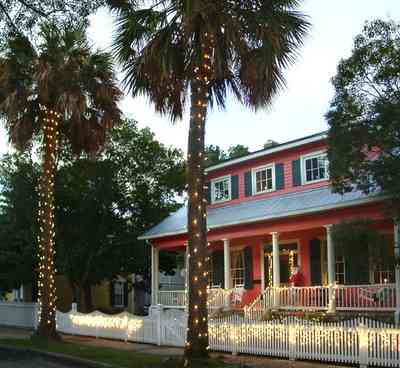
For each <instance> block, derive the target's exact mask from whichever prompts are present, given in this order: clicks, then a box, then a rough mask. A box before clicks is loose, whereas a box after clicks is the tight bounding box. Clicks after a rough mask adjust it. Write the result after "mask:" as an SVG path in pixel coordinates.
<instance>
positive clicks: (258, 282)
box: [141, 133, 397, 311]
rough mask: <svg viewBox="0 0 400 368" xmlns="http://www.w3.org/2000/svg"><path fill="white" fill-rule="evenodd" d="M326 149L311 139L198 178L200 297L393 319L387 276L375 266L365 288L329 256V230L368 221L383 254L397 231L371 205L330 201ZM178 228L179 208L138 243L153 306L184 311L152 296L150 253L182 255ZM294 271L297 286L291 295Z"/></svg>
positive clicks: (173, 300) (362, 198)
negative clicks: (202, 222)
mask: <svg viewBox="0 0 400 368" xmlns="http://www.w3.org/2000/svg"><path fill="white" fill-rule="evenodd" d="M326 139H327V135H326V133H320V134H315V135H312V136H308V137H304V138H301V139H297V140H294V141H290V142H286V143H282V144H272V145H271V146H269V147H266V148H265V149H262V150H260V151H256V152H253V153H250V154H248V155H245V156H243V157H239V158H234V159H230V160H226V161H223V162H220V163H218V164H216V165H214V166H211V167H208V168H207V169H206V173H207V181H208V182H209V184H208V201H209V205H208V208H207V213H208V217H207V221H208V229H209V232H208V247H209V255H210V293H211V292H213V293H216V292H218V290H220V291H221V293H223V294H224V296H223V297H222V298H216V299H215V298H214V299H215V300H219V301H220V303H223V302H222V300H225V299H226V296H227V295H230V298H231V302H235V303H236V304H238V305H240V306H246V305H255V304H256V303H257V302H258V303H259V304H260V305H263V306H264V307H266V308H267V307H272V306H275V307H276V306H277V305H279V307H281V308H286V309H297V308H299V309H307V308H308V309H321V310H324V309H325V310H326V309H329V308H330V309H331V310H332V309H335V308H337V309H353V310H354V309H356V310H357V309H373V310H375V309H379V308H381V309H383V310H387V311H389V310H394V308H395V286H394V284H393V282H394V270H391V269H390V270H386V269H379V265H375V266H374V267H371V270H370V272H369V275H368V279H365V275H364V276H362V277H361V276H360V273H359V272H357V270H351V267H352V266H351V264H349V263H348V262H346V259H344V258H343V257H340V256H338V255H335V245H334V244H333V237H332V235H331V226H332V224H337V223H339V222H341V221H343V220H352V219H357V218H363V219H365V218H368V219H371V220H373V222H374V226H376V227H377V228H378V229H379V230H380V231H382V232H384V233H386V234H387V237H388V239H389V242H391V244H394V237H395V234H396V232H397V226H396V225H395V224H394V223H393V220H392V219H390V218H385V216H384V213H383V211H382V209H383V201H382V197H380V196H379V195H371V196H366V195H364V194H362V193H360V192H356V191H355V192H351V193H347V194H345V195H340V194H336V193H332V191H331V188H330V185H329V170H328V160H327V154H326V150H327V141H326ZM186 222H187V208H186V207H183V208H181V209H179V210H178V211H177V212H176V213H174V214H172V215H171V216H169V217H168V218H166V219H165V220H164V221H162V222H161V223H159V224H158V225H156V226H154V227H153V228H151V229H150V230H149V231H148V232H147V233H146V234H144V235H143V236H142V237H141V238H142V239H146V240H147V241H148V242H149V244H150V245H151V247H152V267H153V270H152V271H153V272H152V275H153V284H152V286H153V291H152V292H153V295H152V303H153V304H163V305H167V306H170V307H171V306H182V305H184V303H185V291H184V290H176V291H171V290H170V291H162V290H159V289H158V280H157V275H158V255H159V252H160V251H183V252H184V251H185V249H186V244H187V227H186V225H187V224H186ZM396 236H397V235H396ZM364 256H365V255H364V254H360V257H364ZM366 262H368V261H366ZM294 266H298V267H299V268H300V272H301V274H302V279H303V284H302V285H301V286H298V287H295V288H291V287H288V286H289V284H288V282H289V278H290V276H291V272H292V270H293V269H294ZM354 271H355V272H354ZM272 293H273V294H272ZM378 296H379V297H378ZM381 296H382V297H381ZM252 303H253V304H252Z"/></svg>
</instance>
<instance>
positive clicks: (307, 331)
mask: <svg viewBox="0 0 400 368" xmlns="http://www.w3.org/2000/svg"><path fill="white" fill-rule="evenodd" d="M209 336H210V346H211V348H212V349H213V350H217V351H225V352H233V353H245V354H254V355H266V356H273V357H280V358H289V359H306V360H318V361H325V362H335V363H350V364H360V365H361V366H367V365H375V366H385V367H399V366H400V330H399V329H395V328H394V326H392V325H389V324H384V323H379V322H376V321H372V320H369V319H361V318H360V319H356V320H350V321H343V322H335V323H322V322H315V321H305V320H301V319H298V318H295V317H286V318H284V319H282V320H275V321H256V320H250V319H247V318H244V317H240V316H237V315H232V316H229V317H221V318H217V319H213V320H211V321H210V324H209Z"/></svg>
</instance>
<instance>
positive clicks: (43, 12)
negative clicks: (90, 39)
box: [0, 0, 104, 45]
mask: <svg viewBox="0 0 400 368" xmlns="http://www.w3.org/2000/svg"><path fill="white" fill-rule="evenodd" d="M103 3H104V1H103V0H56V1H54V0H40V1H38V0H0V45H1V44H2V43H3V41H5V40H6V39H7V37H10V35H15V34H17V33H19V34H25V36H28V37H31V36H32V35H35V32H32V30H33V29H35V28H36V26H37V25H39V24H40V23H43V22H48V21H50V20H51V21H52V22H55V23H57V24H62V23H68V22H74V23H76V22H77V21H78V20H85V19H86V17H87V16H88V15H89V14H91V13H92V12H94V11H95V10H96V9H97V8H98V7H100V6H101V5H102V4H103Z"/></svg>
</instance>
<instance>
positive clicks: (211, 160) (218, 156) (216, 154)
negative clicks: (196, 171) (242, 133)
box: [204, 144, 249, 166]
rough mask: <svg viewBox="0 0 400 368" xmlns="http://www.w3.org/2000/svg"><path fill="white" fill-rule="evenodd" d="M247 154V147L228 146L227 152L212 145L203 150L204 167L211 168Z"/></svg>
mask: <svg viewBox="0 0 400 368" xmlns="http://www.w3.org/2000/svg"><path fill="white" fill-rule="evenodd" d="M248 153H249V147H246V146H243V145H242V144H237V145H234V146H230V147H229V148H228V151H227V152H225V151H224V150H223V149H221V148H220V147H219V146H218V145H216V146H214V145H213V144H211V145H209V146H206V147H205V148H204V154H205V157H206V166H212V165H215V164H217V163H219V162H221V161H224V160H228V159H231V158H236V157H240V156H244V155H247V154H248Z"/></svg>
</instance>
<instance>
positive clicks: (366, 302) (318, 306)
mask: <svg viewBox="0 0 400 368" xmlns="http://www.w3.org/2000/svg"><path fill="white" fill-rule="evenodd" d="M332 292H333V295H334V299H333V300H332V301H331V299H330V295H331V293H332ZM244 293H245V290H243V289H242V290H241V289H230V290H225V289H209V290H208V306H209V308H210V309H218V308H225V307H228V308H234V309H242V308H243V309H246V310H252V311H265V310H269V309H278V310H279V309H281V310H290V311H296V310H303V311H304V310H308V311H331V312H333V310H332V308H334V311H345V312H350V311H365V312H395V311H396V285H395V284H394V283H392V284H389V283H387V284H373V285H372V284H371V285H335V286H334V287H333V289H331V288H329V286H305V287H296V286H291V287H278V288H274V287H271V288H266V289H265V290H264V292H262V293H261V294H260V295H258V296H257V297H256V299H255V300H254V301H253V302H251V303H250V304H248V305H243V304H242V297H243V294H244ZM186 302H187V293H186V291H185V290H168V291H159V292H158V298H157V303H156V304H160V305H163V306H164V307H166V308H184V307H185V306H186ZM333 303H334V304H335V305H334V306H332V304H333Z"/></svg>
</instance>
